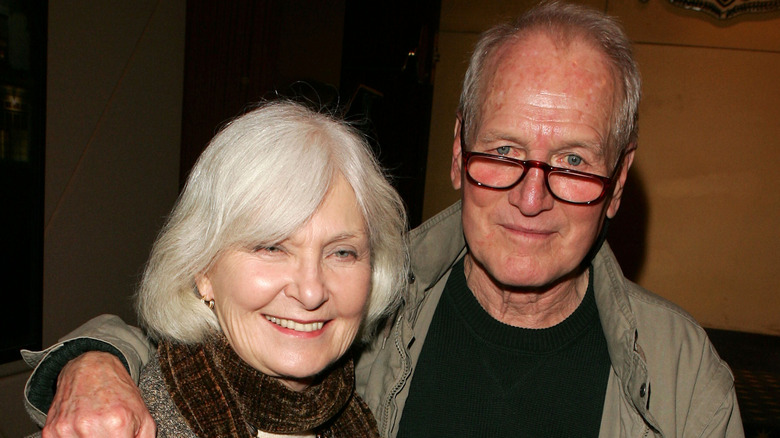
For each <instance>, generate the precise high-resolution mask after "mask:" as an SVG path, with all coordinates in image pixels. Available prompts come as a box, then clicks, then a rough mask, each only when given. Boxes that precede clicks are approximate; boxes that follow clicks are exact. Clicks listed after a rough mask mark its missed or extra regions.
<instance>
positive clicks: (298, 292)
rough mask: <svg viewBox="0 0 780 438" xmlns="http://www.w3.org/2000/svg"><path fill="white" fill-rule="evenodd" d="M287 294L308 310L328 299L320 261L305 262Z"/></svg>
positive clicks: (287, 289) (315, 307) (286, 290)
mask: <svg viewBox="0 0 780 438" xmlns="http://www.w3.org/2000/svg"><path fill="white" fill-rule="evenodd" d="M290 283H291V284H290V285H288V287H287V288H286V289H285V294H286V295H287V296H288V297H290V298H293V299H295V300H297V301H298V302H300V303H301V304H302V305H303V307H304V308H305V309H306V310H314V309H317V308H318V307H320V306H321V305H322V304H323V303H324V302H325V301H327V300H328V292H327V287H326V286H325V278H324V276H323V272H322V267H321V266H320V264H319V263H312V262H307V263H303V264H302V265H301V266H300V267H299V268H298V270H297V272H296V273H295V278H294V279H293V280H292V281H291V282H290Z"/></svg>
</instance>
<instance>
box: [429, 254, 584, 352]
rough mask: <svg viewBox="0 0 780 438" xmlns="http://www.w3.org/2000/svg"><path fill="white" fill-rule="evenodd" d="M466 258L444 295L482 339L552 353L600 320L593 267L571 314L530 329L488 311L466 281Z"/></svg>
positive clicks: (519, 349) (459, 263) (455, 269)
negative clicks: (464, 266) (496, 316)
mask: <svg viewBox="0 0 780 438" xmlns="http://www.w3.org/2000/svg"><path fill="white" fill-rule="evenodd" d="M463 260H464V259H463V258H461V259H460V260H458V261H457V262H456V263H455V265H454V266H453V267H452V272H451V273H450V276H449V278H448V279H447V284H446V286H445V289H444V297H443V299H444V300H445V302H446V303H448V304H449V305H451V306H453V307H454V309H455V311H456V314H457V315H458V317H459V318H461V319H462V321H463V322H464V323H465V324H466V326H467V327H469V329H470V330H472V331H473V333H474V334H475V335H476V336H477V337H479V338H480V339H482V341H483V342H486V343H488V344H490V345H493V346H495V347H500V348H506V349H509V350H513V351H517V352H521V353H528V354H544V353H552V352H555V351H557V350H559V349H561V348H564V347H565V346H566V345H568V344H569V343H571V342H575V341H576V340H577V339H578V338H579V337H580V336H582V335H584V334H585V332H586V331H587V329H588V328H589V327H590V326H591V324H593V323H594V322H597V321H598V309H597V308H596V299H595V294H594V291H593V269H592V267H591V268H590V269H588V272H589V274H588V287H587V289H586V291H585V297H583V299H582V301H581V302H580V304H579V306H577V308H576V309H575V310H574V312H573V313H572V314H571V315H569V316H568V317H567V318H566V319H564V320H563V321H561V322H560V323H558V324H556V325H554V326H552V327H548V328H543V329H529V328H522V327H513V326H510V325H508V324H504V323H502V322H500V321H498V320H496V319H495V318H493V317H492V316H490V314H488V313H487V311H486V310H485V309H484V308H483V307H482V305H481V304H480V303H479V301H477V298H476V297H475V296H474V293H473V292H472V291H471V290H470V289H469V287H468V284H467V283H466V276H465V274H464V270H463ZM518 293H521V292H518Z"/></svg>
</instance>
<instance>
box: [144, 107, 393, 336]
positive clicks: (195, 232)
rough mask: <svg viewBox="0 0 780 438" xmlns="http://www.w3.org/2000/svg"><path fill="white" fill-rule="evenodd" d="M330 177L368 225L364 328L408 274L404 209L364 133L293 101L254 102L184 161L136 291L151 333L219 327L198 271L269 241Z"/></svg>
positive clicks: (281, 234)
mask: <svg viewBox="0 0 780 438" xmlns="http://www.w3.org/2000/svg"><path fill="white" fill-rule="evenodd" d="M338 175H343V177H344V178H345V180H346V181H347V182H348V183H349V185H350V186H351V187H352V189H353V190H354V192H355V196H356V198H357V202H358V204H359V207H360V210H361V212H362V214H363V218H364V220H365V223H366V227H367V229H368V233H369V242H370V247H371V269H372V277H371V291H370V297H369V300H368V305H367V310H366V320H365V322H364V324H363V327H362V332H363V333H364V336H367V335H368V334H370V333H372V332H373V329H374V326H375V324H376V323H377V322H378V321H379V320H380V319H381V318H382V317H383V316H385V315H386V314H387V313H388V312H390V311H391V310H392V309H393V308H394V306H395V305H396V304H397V303H398V301H399V297H400V291H401V289H402V288H403V286H404V285H405V281H406V278H407V269H406V267H407V264H408V261H407V260H408V257H407V255H406V247H405V242H404V239H405V237H404V232H405V231H406V227H407V223H406V215H405V213H404V206H403V202H402V200H401V198H400V197H399V196H398V193H397V192H396V191H395V190H394V189H393V188H392V186H391V185H390V184H389V183H388V181H387V179H386V178H385V176H384V174H383V173H382V171H381V169H380V167H379V164H378V163H377V161H376V159H375V158H374V156H373V154H372V153H371V149H370V147H369V146H368V144H367V143H366V142H365V140H364V138H363V137H362V136H361V135H360V134H359V133H358V132H357V131H356V130H354V129H353V128H351V127H350V126H348V125H347V124H346V123H344V122H342V121H339V120H337V119H335V118H333V117H330V116H328V115H325V114H321V113H317V112H314V111H312V110H309V109H307V108H305V107H303V106H301V105H299V104H295V103H291V102H287V101H281V102H271V103H266V104H263V105H261V106H260V107H259V108H256V109H254V110H252V111H250V112H248V113H246V114H244V115H242V116H240V117H238V118H236V119H235V120H233V121H232V122H230V123H229V124H227V125H226V126H225V127H224V128H223V129H222V130H221V131H220V132H219V133H218V134H217V135H216V136H215V137H214V138H213V139H212V140H211V142H210V143H209V145H208V147H207V148H206V150H205V151H204V152H203V154H202V155H201V156H200V158H199V159H198V162H197V163H196V164H195V167H194V168H193V169H192V172H191V174H190V175H189V178H188V179H187V183H186V185H185V187H184V191H183V192H182V194H181V196H180V198H179V200H178V201H177V203H176V206H175V207H174V209H173V212H172V213H171V216H170V218H169V219H168V222H167V223H166V225H165V226H164V228H163V229H162V231H161V233H160V235H159V236H158V238H157V240H156V242H155V243H154V246H153V248H152V252H151V255H150V258H149V261H148V263H147V266H146V269H145V272H144V275H143V279H142V282H141V286H140V288H139V292H138V294H137V310H138V314H139V317H140V319H141V322H142V324H143V325H144V327H145V328H146V329H147V330H148V332H149V334H150V335H151V336H152V337H153V338H157V339H171V340H175V341H178V342H183V343H197V342H202V341H203V340H205V339H206V338H207V337H208V336H209V335H211V334H213V333H215V332H217V331H219V330H220V326H219V322H218V321H217V318H216V316H215V315H214V313H213V312H212V311H211V310H209V308H208V307H207V306H206V305H204V304H203V303H202V302H201V301H200V295H199V294H198V291H197V289H196V286H195V278H196V276H197V275H199V274H202V273H204V272H206V271H207V270H208V269H209V267H210V266H211V265H212V264H213V263H214V262H215V260H216V259H217V257H218V256H219V255H220V254H221V252H222V251H225V250H227V249H236V248H238V249H241V248H245V249H248V248H254V247H257V246H260V245H270V244H276V243H278V242H280V241H282V240H284V239H285V238H287V237H289V236H290V235H292V234H293V233H294V232H295V231H296V230H298V229H299V228H300V227H301V226H302V225H304V224H305V223H306V222H307V221H308V219H309V218H310V217H311V216H312V215H313V214H314V213H315V211H316V210H317V208H318V206H319V205H320V204H321V203H322V201H323V200H324V198H325V197H326V195H327V194H328V190H329V188H330V187H331V185H332V184H333V182H334V180H335V178H336V177H337V176H338Z"/></svg>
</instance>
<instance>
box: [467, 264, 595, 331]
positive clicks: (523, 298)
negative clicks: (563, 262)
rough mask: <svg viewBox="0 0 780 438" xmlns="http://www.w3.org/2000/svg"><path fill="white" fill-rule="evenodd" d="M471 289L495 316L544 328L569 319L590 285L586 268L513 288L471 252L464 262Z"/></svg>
mask: <svg viewBox="0 0 780 438" xmlns="http://www.w3.org/2000/svg"><path fill="white" fill-rule="evenodd" d="M464 262H465V263H464V273H465V275H466V281H467V283H468V286H469V289H471V292H472V293H473V294H474V296H475V297H476V299H477V301H479V303H480V305H481V306H482V308H484V309H485V311H486V312H488V314H489V315H490V316H492V317H493V318H495V319H496V320H498V321H501V322H503V323H504V324H507V325H511V326H514V327H522V328H530V329H542V328H548V327H552V326H554V325H556V324H558V323H560V322H561V321H563V320H565V319H566V318H568V317H569V316H570V315H571V314H572V313H574V311H575V310H576V309H577V307H578V306H579V305H580V303H581V302H582V299H583V297H584V296H585V291H586V290H587V288H588V270H587V269H583V270H581V271H578V272H576V273H574V274H573V275H571V276H569V277H567V278H565V279H563V280H560V281H558V282H556V283H554V284H551V285H546V286H543V287H538V288H536V287H535V288H510V287H506V286H504V285H501V284H499V283H497V282H496V281H495V279H494V278H493V277H491V276H490V275H489V274H488V273H487V272H485V270H484V268H483V267H482V266H480V265H479V264H478V263H475V262H474V260H473V259H472V258H471V256H470V255H469V254H466V259H465V261H464Z"/></svg>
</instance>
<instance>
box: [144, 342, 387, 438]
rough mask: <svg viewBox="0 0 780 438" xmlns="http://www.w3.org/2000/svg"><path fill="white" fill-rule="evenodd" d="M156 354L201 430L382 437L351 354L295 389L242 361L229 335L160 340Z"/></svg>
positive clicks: (203, 433) (174, 394)
mask: <svg viewBox="0 0 780 438" xmlns="http://www.w3.org/2000/svg"><path fill="white" fill-rule="evenodd" d="M158 354H159V358H160V369H161V370H162V374H163V378H164V380H165V384H166V387H167V388H168V392H169V393H170V394H171V399H173V402H174V404H175V405H176V408H177V409H178V410H179V412H181V414H182V415H183V417H184V418H185V419H186V421H187V423H188V424H189V426H190V428H191V429H192V430H193V431H194V432H195V433H196V434H197V435H198V436H199V437H214V438H217V437H227V436H234V437H251V436H252V435H253V434H254V433H255V432H254V430H255V429H259V430H262V431H265V432H270V433H277V434H293V433H298V434H303V433H306V432H310V431H314V432H315V433H316V434H317V435H318V436H322V437H378V436H379V433H378V432H377V425H376V420H374V417H373V415H372V414H371V411H370V410H369V409H368V406H367V405H366V404H365V402H364V401H363V400H362V399H361V398H360V397H359V396H358V395H357V394H356V393H355V374H354V373H355V369H354V365H353V363H352V359H351V358H347V359H342V360H341V361H340V362H338V363H337V364H336V365H334V366H333V367H331V368H330V369H329V370H328V371H326V372H325V373H323V375H322V376H321V377H319V378H318V379H317V380H316V381H315V382H314V383H313V384H312V385H311V386H310V387H309V388H307V389H305V390H304V391H301V392H296V391H292V390H290V389H289V388H287V387H286V386H284V385H283V384H281V383H280V382H279V381H278V380H277V379H275V378H273V377H269V376H267V375H265V374H263V373H261V372H259V371H257V370H255V369H254V368H252V367H250V366H249V365H248V364H246V363H245V362H244V361H242V360H241V359H240V358H239V357H238V355H237V354H236V352H235V351H234V350H233V348H232V347H230V345H229V344H228V343H227V340H226V339H225V337H224V335H219V336H216V337H214V339H212V340H211V341H208V342H206V343H204V344H197V345H182V344H174V343H170V342H166V341H163V342H160V344H159V346H158ZM250 431H251V434H250Z"/></svg>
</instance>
